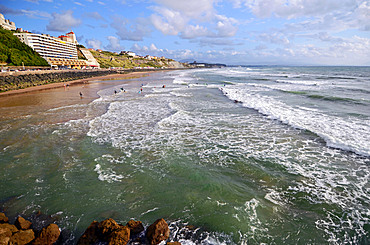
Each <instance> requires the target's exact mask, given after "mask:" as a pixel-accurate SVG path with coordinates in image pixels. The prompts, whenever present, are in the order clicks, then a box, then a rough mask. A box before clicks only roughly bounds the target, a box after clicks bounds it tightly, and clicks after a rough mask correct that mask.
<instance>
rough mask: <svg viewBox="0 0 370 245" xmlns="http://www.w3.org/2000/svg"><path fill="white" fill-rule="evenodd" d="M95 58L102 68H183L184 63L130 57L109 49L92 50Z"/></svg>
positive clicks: (162, 59) (171, 60) (163, 59)
mask: <svg viewBox="0 0 370 245" xmlns="http://www.w3.org/2000/svg"><path fill="white" fill-rule="evenodd" d="M90 52H91V54H92V55H93V56H94V58H95V59H96V60H97V61H98V62H99V64H100V67H101V68H109V67H123V68H128V69H132V68H137V67H152V68H183V64H181V63H179V62H177V61H174V60H173V59H167V58H158V59H155V60H148V59H146V58H144V57H136V58H133V57H130V56H128V55H127V54H116V53H113V52H109V51H102V52H97V51H92V50H91V51H90Z"/></svg>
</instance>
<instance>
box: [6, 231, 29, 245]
mask: <svg viewBox="0 0 370 245" xmlns="http://www.w3.org/2000/svg"><path fill="white" fill-rule="evenodd" d="M33 239H35V233H34V231H33V230H32V229H29V230H21V231H18V232H16V233H14V234H13V235H12V236H11V238H10V240H9V244H18V245H25V244H28V243H30V242H32V240H33Z"/></svg>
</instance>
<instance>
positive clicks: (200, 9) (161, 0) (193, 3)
mask: <svg viewBox="0 0 370 245" xmlns="http://www.w3.org/2000/svg"><path fill="white" fill-rule="evenodd" d="M154 1H155V2H156V3H158V4H160V5H162V6H164V7H165V8H167V9H172V10H174V11H176V12H179V13H181V15H183V16H186V17H190V18H197V19H201V18H207V17H209V16H212V15H213V14H214V7H213V6H214V4H215V3H217V2H219V0H201V1H199V0H186V1H174V0H154Z"/></svg>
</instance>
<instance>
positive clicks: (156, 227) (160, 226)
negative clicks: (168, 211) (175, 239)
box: [146, 219, 170, 245]
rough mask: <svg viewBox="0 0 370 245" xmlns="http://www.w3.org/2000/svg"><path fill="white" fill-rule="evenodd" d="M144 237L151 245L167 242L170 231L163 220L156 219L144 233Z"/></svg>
mask: <svg viewBox="0 0 370 245" xmlns="http://www.w3.org/2000/svg"><path fill="white" fill-rule="evenodd" d="M146 237H147V238H148V240H149V242H150V244H151V245H154V244H159V243H160V242H161V241H164V240H167V239H168V238H169V237H170V229H169V228H168V224H167V223H166V221H165V220H164V219H158V220H157V221H155V222H154V223H153V224H151V225H150V226H149V227H148V229H147V231H146Z"/></svg>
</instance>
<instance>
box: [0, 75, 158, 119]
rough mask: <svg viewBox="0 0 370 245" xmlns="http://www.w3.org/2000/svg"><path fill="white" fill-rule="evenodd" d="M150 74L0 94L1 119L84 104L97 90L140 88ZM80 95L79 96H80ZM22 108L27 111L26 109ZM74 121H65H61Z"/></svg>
mask: <svg viewBox="0 0 370 245" xmlns="http://www.w3.org/2000/svg"><path fill="white" fill-rule="evenodd" d="M153 72H155V71H145V72H135V73H127V74H112V75H107V76H99V77H91V78H86V79H79V80H74V81H70V82H68V83H63V82H62V83H53V84H47V85H41V86H35V87H29V88H25V89H19V90H12V91H7V92H4V93H0V117H1V118H13V117H17V116H26V115H28V114H30V113H33V112H36V111H40V110H41V111H43V110H49V109H52V108H56V107H62V106H70V105H74V104H87V103H90V102H91V101H93V100H95V99H97V98H98V97H99V96H98V94H97V92H98V91H100V90H102V89H105V88H109V87H113V86H115V85H117V83H120V84H122V83H130V84H132V85H130V87H131V86H132V87H134V86H135V84H136V83H137V84H138V85H137V86H138V87H139V86H140V85H141V83H140V80H139V79H140V78H141V77H145V76H148V75H149V74H151V73H153ZM123 80H126V81H123ZM67 85H68V86H67ZM113 92H114V91H112V93H113ZM80 93H81V94H82V97H80ZM25 108H28V109H27V110H25ZM80 116H83V115H80ZM76 117H79V116H78V115H77V116H76V115H75V116H73V118H76ZM73 118H64V119H63V121H65V120H71V119H73ZM50 122H51V123H55V122H56V121H55V120H54V119H53V118H50Z"/></svg>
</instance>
